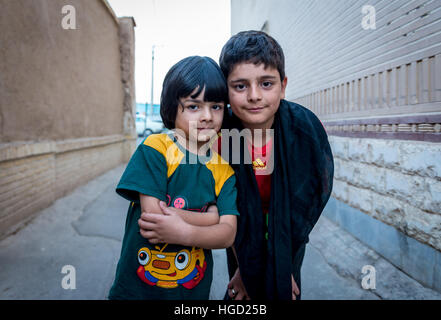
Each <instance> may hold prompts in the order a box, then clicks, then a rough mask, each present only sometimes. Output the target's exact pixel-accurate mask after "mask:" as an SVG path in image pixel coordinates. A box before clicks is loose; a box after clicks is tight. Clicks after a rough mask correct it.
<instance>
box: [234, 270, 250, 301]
mask: <svg viewBox="0 0 441 320" xmlns="http://www.w3.org/2000/svg"><path fill="white" fill-rule="evenodd" d="M228 295H229V296H230V298H232V299H233V300H251V299H250V297H249V296H248V293H247V290H246V289H245V286H244V284H243V282H242V278H241V276H240V271H239V268H237V269H236V273H235V274H234V276H233V277H232V278H231V280H230V282H229V283H228Z"/></svg>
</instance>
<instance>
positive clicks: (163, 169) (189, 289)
mask: <svg viewBox="0 0 441 320" xmlns="http://www.w3.org/2000/svg"><path fill="white" fill-rule="evenodd" d="M116 192H117V193H118V194H119V195H121V196H122V197H124V198H126V199H128V200H129V201H131V203H130V205H129V209H128V213H127V219H126V226H125V233H124V238H123V243H122V249H121V257H120V260H119V262H118V266H117V270H116V276H115V281H114V283H113V286H112V288H111V290H110V293H109V299H149V300H150V299H161V300H162V299H169V300H183V299H191V300H196V299H205V300H208V296H209V292H210V286H211V281H212V277H213V275H212V274H213V258H212V254H211V250H206V249H201V248H197V247H185V246H180V245H172V244H159V245H152V244H150V243H149V242H148V240H147V239H145V238H143V237H142V236H141V234H140V233H139V226H138V219H139V217H140V214H141V206H140V201H139V193H141V194H145V195H149V196H153V197H155V198H158V199H159V200H162V201H165V202H166V203H167V205H169V206H173V207H176V208H180V209H184V210H195V211H200V212H205V211H206V209H207V207H208V206H209V205H210V204H212V203H216V205H217V207H218V211H219V215H226V214H231V215H239V213H238V211H237V207H236V196H237V191H236V187H235V176H234V171H233V169H232V168H231V167H230V166H229V165H228V163H227V162H225V161H224V160H223V159H222V158H221V157H220V156H219V155H218V154H217V153H215V152H213V151H210V152H209V154H208V155H207V156H206V157H203V158H202V159H201V157H199V158H198V157H197V156H196V155H195V154H193V153H190V152H189V151H188V150H186V149H185V148H183V147H182V146H180V145H179V144H178V143H177V142H175V138H174V137H173V136H169V135H167V134H154V135H150V136H149V137H148V138H146V139H145V140H144V142H143V143H142V144H140V145H139V147H138V148H137V150H136V152H135V153H134V154H133V156H132V158H131V159H130V162H129V163H128V165H127V168H126V170H125V171H124V173H123V175H122V177H121V180H120V182H119V184H118V186H117V188H116Z"/></svg>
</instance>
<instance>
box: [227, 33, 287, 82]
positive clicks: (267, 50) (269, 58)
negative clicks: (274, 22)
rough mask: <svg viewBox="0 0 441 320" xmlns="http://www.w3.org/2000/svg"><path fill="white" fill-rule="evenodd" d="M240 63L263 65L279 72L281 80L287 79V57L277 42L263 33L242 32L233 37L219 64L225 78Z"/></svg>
mask: <svg viewBox="0 0 441 320" xmlns="http://www.w3.org/2000/svg"><path fill="white" fill-rule="evenodd" d="M240 62H251V63H254V64H256V65H257V64H260V63H263V64H264V66H265V68H266V67H273V68H275V69H277V70H278V71H279V74H280V80H281V81H283V79H284V78H285V56H284V54H283V50H282V47H280V45H279V44H278V43H277V41H276V40H275V39H274V38H273V37H271V36H270V35H268V34H266V33H265V32H262V31H255V30H250V31H242V32H239V33H238V34H236V35H234V36H232V37H231V38H230V40H228V41H227V43H226V44H225V45H224V47H223V48H222V52H221V55H220V58H219V64H220V67H221V69H222V72H223V73H224V76H225V78H228V75H229V74H230V72H231V71H232V70H233V67H234V66H235V65H236V64H237V63H240Z"/></svg>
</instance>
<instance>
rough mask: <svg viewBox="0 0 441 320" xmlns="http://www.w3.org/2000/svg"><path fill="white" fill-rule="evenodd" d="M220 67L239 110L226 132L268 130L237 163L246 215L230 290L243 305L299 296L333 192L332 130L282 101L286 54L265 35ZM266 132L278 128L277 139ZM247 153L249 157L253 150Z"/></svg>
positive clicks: (239, 39) (242, 42) (252, 36)
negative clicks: (306, 259) (313, 236)
mask: <svg viewBox="0 0 441 320" xmlns="http://www.w3.org/2000/svg"><path fill="white" fill-rule="evenodd" d="M220 66H221V69H222V71H223V73H224V75H225V78H226V79H227V84H228V90H229V100H230V105H231V110H232V112H233V114H232V116H231V118H230V119H229V121H228V127H229V128H230V129H231V128H237V129H249V130H250V131H251V136H252V137H253V138H254V137H255V136H257V134H260V132H262V130H263V132H262V133H263V139H261V140H262V143H260V144H259V145H255V141H256V139H253V140H252V141H249V140H248V141H247V144H248V150H250V151H251V154H252V160H253V161H252V164H246V163H245V162H244V161H241V162H240V163H239V164H235V163H232V167H233V168H234V171H235V174H236V181H237V182H236V186H237V189H238V209H239V212H240V218H239V220H238V229H237V236H236V240H235V244H234V247H235V255H233V252H232V251H231V250H229V251H228V264H229V272H230V278H231V281H230V283H229V285H228V291H227V293H228V295H229V296H230V297H231V298H235V299H238V300H239V299H244V298H251V299H296V295H297V298H300V290H299V289H298V288H300V269H301V265H302V262H303V256H304V253H305V246H306V243H307V242H308V235H309V233H310V232H311V230H312V228H313V226H314V225H315V223H316V222H317V220H318V218H319V216H320V214H321V212H322V210H323V208H324V207H325V205H326V202H327V201H328V199H329V196H330V194H331V189H332V181H333V171H334V165H333V157H332V153H331V149H330V146H329V143H328V139H327V135H326V132H325V130H324V128H323V126H322V125H321V123H320V121H319V120H318V118H317V117H316V116H315V115H314V114H313V113H312V112H311V111H309V110H308V109H306V108H304V107H303V106H301V105H298V104H295V103H292V102H288V101H286V100H283V99H284V98H285V88H286V85H287V78H286V76H285V71H284V68H285V62H284V55H283V51H282V48H281V47H280V45H279V44H278V43H277V42H276V41H275V40H274V39H273V38H272V37H270V36H269V35H267V34H266V33H264V32H259V31H245V32H240V33H238V34H236V35H235V36H233V37H231V38H230V40H229V41H228V42H227V43H226V44H225V45H224V47H223V49H222V53H221V56H220ZM265 129H273V130H274V131H273V136H271V135H268V134H265V133H266V130H265ZM223 140H224V137H223ZM223 142H224V141H223ZM253 143H254V144H253ZM241 150H242V151H241V152H242V153H246V151H244V150H247V148H241ZM271 153H272V155H273V159H274V163H273V170H272V171H268V172H265V174H261V172H260V171H259V170H261V169H262V168H263V169H265V167H266V165H267V163H266V162H265V161H262V159H265V158H268V154H271ZM244 157H246V155H244V154H241V159H244ZM255 199H260V201H256V200H255ZM236 259H237V260H236ZM237 262H238V265H239V267H238V266H237ZM297 284H298V286H297Z"/></svg>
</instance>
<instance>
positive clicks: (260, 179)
mask: <svg viewBox="0 0 441 320" xmlns="http://www.w3.org/2000/svg"><path fill="white" fill-rule="evenodd" d="M272 146H273V143H272V140H269V141H268V142H267V144H266V145H264V146H263V147H255V146H253V145H251V144H248V150H249V152H250V154H251V159H252V161H253V169H254V174H255V176H256V181H257V186H258V187H259V193H260V199H261V200H262V209H263V213H264V214H267V213H268V211H269V203H270V199H271V172H266V171H268V170H266V169H267V164H268V161H269V159H270V155H271V151H272Z"/></svg>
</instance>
